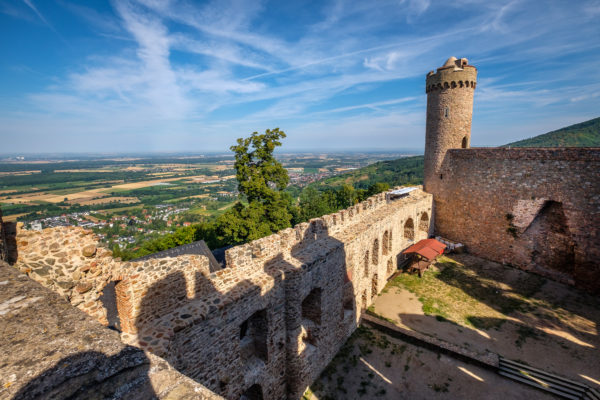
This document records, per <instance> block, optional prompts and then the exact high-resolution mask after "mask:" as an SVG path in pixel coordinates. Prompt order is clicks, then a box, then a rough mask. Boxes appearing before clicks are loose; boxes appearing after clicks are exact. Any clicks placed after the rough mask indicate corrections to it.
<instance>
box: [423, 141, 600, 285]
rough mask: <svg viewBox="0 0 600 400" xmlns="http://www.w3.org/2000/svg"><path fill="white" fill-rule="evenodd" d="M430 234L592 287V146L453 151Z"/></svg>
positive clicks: (597, 223)
mask: <svg viewBox="0 0 600 400" xmlns="http://www.w3.org/2000/svg"><path fill="white" fill-rule="evenodd" d="M441 173H442V176H441V177H439V178H437V179H438V182H436V185H435V186H433V187H435V188H436V189H435V191H433V192H432V193H433V194H434V199H435V220H436V223H435V226H436V233H437V234H439V235H441V236H443V237H446V238H448V239H451V240H456V241H460V242H462V243H465V244H466V245H467V248H468V250H469V251H470V252H472V253H474V254H477V255H480V256H483V257H486V258H489V259H492V260H495V261H499V262H504V263H507V264H512V265H514V266H517V267H519V268H522V269H525V270H529V271H533V272H536V273H539V274H542V275H545V276H548V277H551V278H553V279H556V280H559V281H562V282H567V283H571V284H575V285H577V286H580V287H584V288H587V289H589V290H592V291H598V290H600V262H599V261H598V260H599V259H600V149H597V148H596V149H580V148H562V149H556V148H547V149H544V148H537V149H508V148H493V149H490V148H488V149H453V150H449V151H448V153H447V156H446V158H445V159H444V164H443V168H442V171H441Z"/></svg>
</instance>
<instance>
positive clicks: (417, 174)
mask: <svg viewBox="0 0 600 400" xmlns="http://www.w3.org/2000/svg"><path fill="white" fill-rule="evenodd" d="M507 146H511V147H600V118H594V119H591V120H589V121H586V122H582V123H579V124H575V125H571V126H567V127H566V128H561V129H559V130H556V131H552V132H548V133H545V134H543V135H539V136H535V137H533V138H530V139H525V140H520V141H518V142H514V143H509V144H507V145H504V146H503V147H507ZM423 163H424V158H423V156H416V157H405V158H400V159H398V160H391V161H380V162H377V163H374V164H371V165H368V166H366V167H363V168H360V169H357V170H354V171H351V172H346V173H344V174H341V175H337V176H333V177H331V178H325V179H322V180H320V181H317V182H315V183H314V184H313V185H314V186H315V187H316V188H317V189H325V188H327V187H337V186H341V185H343V184H344V183H348V184H350V185H353V186H354V187H355V188H357V189H367V188H368V187H369V186H371V185H372V184H374V183H377V182H382V183H387V184H389V185H390V186H391V187H394V186H401V185H421V184H422V183H423Z"/></svg>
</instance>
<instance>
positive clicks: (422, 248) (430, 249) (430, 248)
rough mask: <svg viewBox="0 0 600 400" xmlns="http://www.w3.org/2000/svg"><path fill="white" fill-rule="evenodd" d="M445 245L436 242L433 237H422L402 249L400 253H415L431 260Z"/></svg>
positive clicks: (442, 250) (441, 251) (440, 252)
mask: <svg viewBox="0 0 600 400" xmlns="http://www.w3.org/2000/svg"><path fill="white" fill-rule="evenodd" d="M445 248H446V245H445V244H443V243H440V242H438V241H437V240H435V239H423V240H419V241H418V242H417V243H415V244H413V245H412V246H410V247H409V248H408V249H406V250H404V251H403V252H402V253H404V254H410V253H417V254H420V255H422V256H423V257H425V258H426V259H428V260H433V259H434V258H436V257H437V256H439V255H440V254H442V253H443V252H444V249H445Z"/></svg>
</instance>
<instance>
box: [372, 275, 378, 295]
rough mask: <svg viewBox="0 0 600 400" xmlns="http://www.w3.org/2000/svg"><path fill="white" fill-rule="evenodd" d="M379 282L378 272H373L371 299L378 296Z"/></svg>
mask: <svg viewBox="0 0 600 400" xmlns="http://www.w3.org/2000/svg"><path fill="white" fill-rule="evenodd" d="M377 284H378V276H377V274H373V279H372V280H371V300H373V299H374V298H375V297H377V293H378V291H377Z"/></svg>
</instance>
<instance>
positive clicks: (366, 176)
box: [314, 156, 423, 190]
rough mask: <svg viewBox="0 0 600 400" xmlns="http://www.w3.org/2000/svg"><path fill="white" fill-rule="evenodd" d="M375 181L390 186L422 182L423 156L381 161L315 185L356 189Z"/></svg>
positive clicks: (366, 187) (322, 187)
mask: <svg viewBox="0 0 600 400" xmlns="http://www.w3.org/2000/svg"><path fill="white" fill-rule="evenodd" d="M375 183H387V184H388V185H390V187H394V186H402V185H420V184H422V183H423V156H415V157H404V158H399V159H397V160H390V161H380V162H377V163H375V164H371V165H369V166H367V167H363V168H360V169H357V170H354V171H352V172H347V173H345V174H342V175H337V176H333V177H331V178H326V179H323V180H321V181H318V182H316V183H315V184H314V187H316V188H317V189H320V190H322V189H324V188H331V187H337V186H341V185H343V184H349V185H352V186H354V187H355V188H356V189H368V188H369V187H370V186H372V185H373V184H375Z"/></svg>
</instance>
